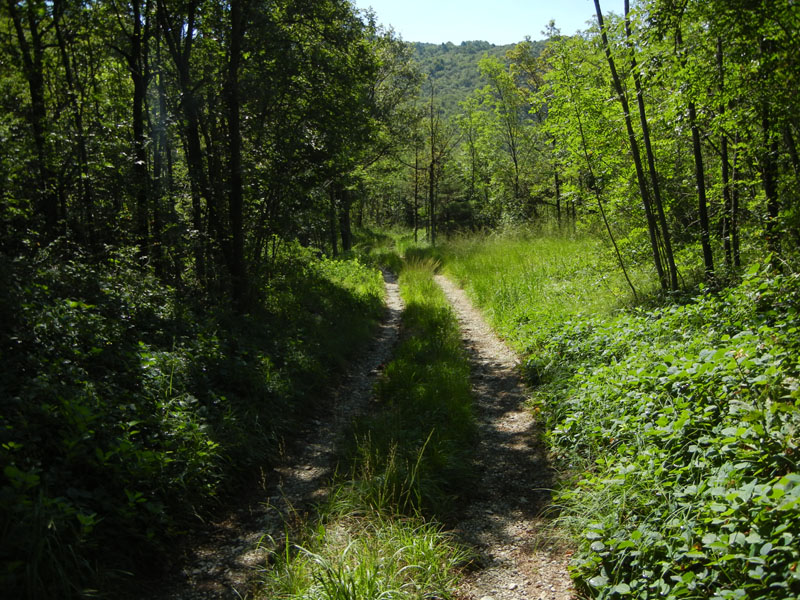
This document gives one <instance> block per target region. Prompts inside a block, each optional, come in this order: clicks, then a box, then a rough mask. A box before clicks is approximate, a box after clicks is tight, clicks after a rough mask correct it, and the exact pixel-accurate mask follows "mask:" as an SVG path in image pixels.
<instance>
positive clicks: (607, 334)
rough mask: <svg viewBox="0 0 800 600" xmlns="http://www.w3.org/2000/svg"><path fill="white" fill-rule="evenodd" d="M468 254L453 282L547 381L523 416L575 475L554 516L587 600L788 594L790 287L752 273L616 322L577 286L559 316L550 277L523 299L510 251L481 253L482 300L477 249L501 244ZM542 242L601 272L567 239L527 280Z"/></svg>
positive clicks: (794, 560)
mask: <svg viewBox="0 0 800 600" xmlns="http://www.w3.org/2000/svg"><path fill="white" fill-rule="evenodd" d="M474 243H475V244H476V248H477V249H476V250H474V251H471V252H469V253H465V252H463V250H462V249H461V248H463V246H462V247H459V245H458V244H456V246H455V248H453V249H451V248H450V247H446V248H444V249H443V251H442V253H441V254H442V256H444V257H446V258H445V259H446V260H447V261H448V262H447V263H446V268H447V269H448V270H449V271H451V272H453V273H459V274H468V275H462V277H463V278H464V279H465V280H466V281H468V282H469V283H468V287H470V288H471V292H472V294H473V297H474V298H475V299H476V300H477V301H478V302H479V303H480V304H481V305H482V306H483V307H484V310H486V312H487V313H488V314H489V315H490V316H492V318H493V319H494V320H495V323H498V326H499V328H500V329H501V330H502V331H503V332H504V333H505V335H507V336H508V337H509V338H510V339H511V341H512V342H513V343H514V344H515V345H516V346H517V347H518V348H521V349H523V350H524V351H525V353H526V355H527V368H528V372H529V374H530V375H531V379H532V380H534V381H536V382H538V383H540V384H541V385H540V386H539V387H538V388H537V390H536V392H535V395H534V398H533V402H532V408H533V410H535V411H537V412H540V413H541V414H542V415H543V416H544V418H545V419H546V421H547V426H548V431H549V442H550V445H551V449H552V452H553V453H554V454H555V455H556V456H558V457H560V458H561V459H562V464H564V465H569V468H570V469H571V470H572V472H573V473H574V474H575V476H574V478H573V479H572V480H571V481H570V482H569V483H568V484H566V485H565V486H564V487H563V489H562V490H561V492H560V496H559V497H558V498H557V504H558V505H559V508H560V509H561V511H562V513H561V517H560V523H561V524H562V526H564V527H566V528H568V529H570V530H572V531H573V533H574V534H575V535H576V536H577V537H579V538H580V540H581V551H580V553H579V555H578V556H577V557H576V560H575V562H574V565H573V569H574V570H573V575H574V577H575V580H576V583H577V584H578V585H579V587H580V589H581V590H582V591H583V593H585V594H587V595H589V596H592V597H599V598H617V597H632V598H643V599H644V598H794V597H797V595H798V594H800V574H798V562H799V561H800V550H798V543H797V539H798V536H799V535H800V486H799V485H798V484H800V471H799V470H798V464H797V456H798V455H797V452H798V448H797V426H798V424H800V410H799V407H800V392H798V390H799V389H800V384H798V381H800V363H799V362H798V357H800V347H798V346H800V336H798V327H800V317H799V316H798V309H800V277H798V275H797V274H796V273H794V272H792V271H791V269H790V268H789V267H788V266H786V267H785V269H784V273H778V272H776V271H775V270H773V269H771V268H770V267H768V266H762V265H758V264H755V265H753V266H752V267H751V268H750V269H749V270H748V271H747V273H746V274H745V276H744V278H743V280H742V281H741V283H740V284H739V285H736V286H733V287H730V288H728V289H724V290H720V291H716V292H715V291H710V290H707V289H702V288H701V289H700V290H699V291H698V293H697V294H696V295H695V297H694V298H692V299H691V300H689V301H687V302H684V303H682V304H671V303H670V304H664V305H662V306H660V307H658V308H655V309H652V308H651V309H650V310H646V309H644V308H629V309H626V310H624V311H621V312H616V313H615V312H614V310H613V306H614V305H613V303H611V302H606V303H602V302H600V300H599V299H597V298H596V299H594V301H592V299H590V298H587V297H586V296H585V294H586V290H585V288H584V287H583V286H585V285H586V278H585V277H580V276H578V277H576V279H575V280H574V281H573V283H572V284H570V283H568V282H564V283H563V285H564V288H565V289H564V291H563V295H569V294H570V293H574V294H575V295H576V296H577V297H578V298H583V300H581V301H578V302H574V303H569V304H567V305H566V306H565V305H564V303H563V302H562V298H563V295H561V294H559V293H558V287H559V285H560V284H559V282H560V281H562V278H561V277H560V275H561V273H562V272H563V271H562V270H559V271H558V272H557V275H558V277H556V278H555V279H556V280H555V281H551V282H549V283H548V282H547V281H546V280H543V281H541V282H540V283H539V285H538V286H535V287H534V286H531V287H526V286H528V283H527V282H528V281H529V280H530V278H529V277H528V278H526V277H516V278H515V277H512V276H511V274H512V273H515V274H518V273H519V265H518V261H517V260H516V259H515V258H514V254H513V253H511V252H507V253H498V252H496V251H495V252H490V254H489V255H490V256H492V262H491V265H492V269H491V270H493V271H495V274H490V275H489V276H488V277H491V278H492V281H494V282H495V286H496V287H495V290H494V292H492V291H491V290H492V287H491V286H490V285H488V284H487V282H486V279H487V277H483V276H482V275H481V273H482V266H481V263H482V262H483V261H487V260H488V259H486V257H485V256H481V252H480V244H488V245H490V246H491V245H492V244H493V243H495V242H491V241H490V242H480V243H478V242H474ZM550 246H554V247H557V246H561V248H562V255H563V256H564V257H565V258H564V260H565V261H567V266H566V267H564V268H566V269H568V268H569V264H573V265H577V264H579V263H580V262H581V261H584V260H585V263H586V265H587V267H586V268H587V269H591V267H590V265H591V264H592V262H593V261H594V260H595V259H594V258H592V257H588V258H586V257H584V256H583V255H581V254H578V255H574V254H573V255H570V254H568V253H569V252H570V251H571V252H575V251H578V250H579V249H580V246H581V242H579V241H571V242H568V243H564V242H563V241H560V240H549V241H544V240H542V241H534V242H533V243H530V244H529V253H528V260H529V262H530V267H529V268H530V269H532V270H534V271H536V270H537V269H540V267H539V266H537V265H538V262H539V261H542V260H545V261H547V262H548V265H549V264H550V263H551V259H550V258H549V255H548V254H547V253H542V254H540V253H539V250H540V249H541V248H542V247H550ZM583 247H584V248H587V247H590V246H586V245H584V246H583ZM476 257H478V258H477V259H476ZM569 261H571V262H569ZM767 264H769V261H764V265H767ZM573 272H574V273H581V271H573ZM467 278H468V279H467ZM473 278H475V279H473ZM498 281H499V282H500V284H498V283H497V282H498ZM571 286H574V288H573V287H571ZM506 287H507V288H510V290H506V289H504V288H506ZM554 288H555V290H556V293H551V292H549V291H548V290H553V289H554ZM486 290H489V291H488V292H487V291H486ZM509 297H511V298H517V299H519V301H514V302H510V301H508V300H507V299H508V298H509ZM532 305H535V306H533V307H532ZM593 312H594V314H593ZM531 315H533V318H531ZM539 315H544V318H542V320H541V321H540V323H541V329H540V330H539V331H535V329H536V327H537V321H536V320H535V319H536V318H539ZM555 317H557V318H555ZM528 319H530V321H527V320H528ZM515 322H516V323H520V324H521V326H519V327H517V328H514V327H510V326H508V323H515ZM528 322H530V325H529V326H524V324H526V323H528Z"/></svg>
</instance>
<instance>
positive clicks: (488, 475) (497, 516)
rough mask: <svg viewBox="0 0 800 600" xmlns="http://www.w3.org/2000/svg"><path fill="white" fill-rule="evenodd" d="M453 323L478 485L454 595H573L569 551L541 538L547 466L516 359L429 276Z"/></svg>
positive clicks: (460, 296) (524, 599)
mask: <svg viewBox="0 0 800 600" xmlns="http://www.w3.org/2000/svg"><path fill="white" fill-rule="evenodd" d="M436 282H437V283H438V284H439V285H440V286H441V288H442V289H443V290H444V293H445V295H446V296H447V298H448V300H449V301H450V303H451V304H452V306H453V309H454V310H455V313H456V315H457V317H458V321H459V324H460V325H461V331H462V336H463V338H464V342H465V345H466V347H467V350H468V352H469V354H470V362H471V364H472V386H473V393H474V396H475V408H476V411H475V412H476V417H477V420H478V426H479V432H480V442H479V445H478V447H477V448H476V453H477V456H476V461H477V463H478V467H479V469H480V472H481V474H480V483H479V485H478V491H477V492H476V493H475V494H474V496H473V497H472V498H470V504H469V505H468V506H467V507H466V509H465V511H464V517H463V519H462V520H461V522H459V523H458V524H457V526H456V528H455V531H456V533H457V535H459V536H460V537H462V538H463V539H464V540H465V541H466V542H467V543H468V544H470V545H471V546H472V547H474V548H476V549H477V550H478V552H479V555H480V561H479V562H480V567H479V568H478V569H476V570H475V571H474V572H472V573H470V574H469V575H468V576H467V579H466V581H465V582H464V584H463V586H462V588H461V590H460V595H461V597H462V598H464V599H470V600H488V599H491V600H539V599H542V600H545V599H546V600H567V599H569V598H574V597H575V592H574V589H573V587H572V583H571V581H570V578H569V575H568V573H567V564H568V563H569V556H570V552H569V551H568V550H567V549H565V548H563V547H560V544H558V543H557V542H556V541H554V540H553V539H552V538H549V537H548V536H547V534H546V531H545V525H546V520H545V519H544V518H542V516H541V514H542V511H543V510H545V509H546V508H547V506H548V503H549V500H550V494H549V492H548V490H549V489H551V488H552V471H551V469H550V468H549V466H548V464H547V456H546V452H545V449H544V446H543V444H542V443H541V442H540V434H541V432H540V431H538V430H537V426H536V423H535V422H534V420H533V417H532V416H531V414H530V412H529V411H527V410H526V409H525V408H524V406H523V404H524V401H525V398H526V393H525V387H524V386H523V384H522V382H521V381H520V379H519V376H518V374H517V368H516V367H517V365H518V359H517V357H516V355H515V354H514V353H513V352H511V350H509V349H508V347H506V345H505V344H503V342H502V341H500V340H499V339H498V338H497V336H496V335H495V334H494V332H493V331H492V330H491V329H490V328H489V326H488V325H487V324H486V322H485V321H484V319H483V316H482V315H481V314H480V313H479V312H478V311H477V310H476V309H475V308H474V307H473V306H472V303H471V302H470V300H469V299H468V298H467V296H466V294H465V293H464V291H463V290H461V289H459V288H458V287H456V286H455V285H454V284H453V283H452V282H451V281H450V280H449V279H447V278H446V277H443V276H441V275H437V276H436Z"/></svg>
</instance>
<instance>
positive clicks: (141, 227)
mask: <svg viewBox="0 0 800 600" xmlns="http://www.w3.org/2000/svg"><path fill="white" fill-rule="evenodd" d="M131 4H132V8H133V34H132V35H131V49H130V55H129V56H128V67H129V69H130V74H131V82H132V83H133V114H132V124H133V171H132V176H133V186H132V187H133V189H134V196H135V201H136V209H135V215H136V237H137V241H138V242H139V253H140V254H141V255H146V254H147V252H148V246H149V243H150V232H149V214H150V207H149V195H150V189H149V188H150V185H149V181H148V179H149V174H148V170H147V146H146V139H145V102H146V100H147V64H146V62H147V58H146V55H145V53H146V51H147V50H146V40H145V39H144V33H143V31H142V12H141V8H142V6H141V2H140V0H133V1H132V3H131Z"/></svg>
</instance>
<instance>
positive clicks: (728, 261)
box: [717, 37, 733, 270]
mask: <svg viewBox="0 0 800 600" xmlns="http://www.w3.org/2000/svg"><path fill="white" fill-rule="evenodd" d="M717 72H718V74H719V93H720V97H722V98H724V97H725V65H724V62H723V53H722V38H719V37H718V38H717ZM725 110H726V107H725V101H724V100H723V101H722V102H720V106H719V114H720V116H721V117H724V116H725ZM728 160H729V152H728V136H727V135H726V134H725V132H724V131H723V133H722V136H721V137H720V161H721V163H722V165H721V166H722V201H723V205H724V206H723V215H722V246H723V250H724V253H725V265H726V266H727V267H728V269H729V270H730V269H732V268H733V245H732V235H733V234H732V227H733V198H732V195H731V183H730V167H729V163H728Z"/></svg>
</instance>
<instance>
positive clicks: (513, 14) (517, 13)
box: [353, 0, 622, 46]
mask: <svg viewBox="0 0 800 600" xmlns="http://www.w3.org/2000/svg"><path fill="white" fill-rule="evenodd" d="M353 3H354V4H355V5H356V7H357V8H360V9H365V8H369V7H370V6H371V7H372V8H373V9H374V10H375V13H376V14H377V16H378V22H379V23H382V24H383V25H385V26H387V27H388V26H389V25H391V26H392V27H394V30H395V32H397V33H399V34H400V36H401V37H402V38H403V40H404V41H406V42H430V43H436V44H439V43H444V42H453V43H454V44H460V43H461V42H464V41H469V40H483V41H486V42H490V43H492V44H497V45H498V46H499V45H505V44H513V43H516V42H521V41H522V40H523V39H524V38H525V36H526V35H527V36H530V37H531V39H533V40H540V39H543V38H544V37H545V36H544V35H543V34H542V31H543V30H544V28H545V26H546V25H547V23H548V22H549V21H550V19H555V22H556V26H557V27H559V28H560V29H561V33H563V34H565V35H570V34H573V33H575V31H577V30H579V29H586V28H587V25H586V21H588V20H590V19H591V17H592V15H593V14H594V3H593V2H592V0H353ZM606 4H608V5H609V6H608V7H606V6H605V5H606ZM616 4H621V3H620V2H609V1H606V2H603V3H602V5H601V6H602V8H603V12H605V11H606V10H614V9H617V8H618V7H616V6H615V5H616ZM621 10H622V9H621V8H619V11H621ZM619 11H618V12H619Z"/></svg>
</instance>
